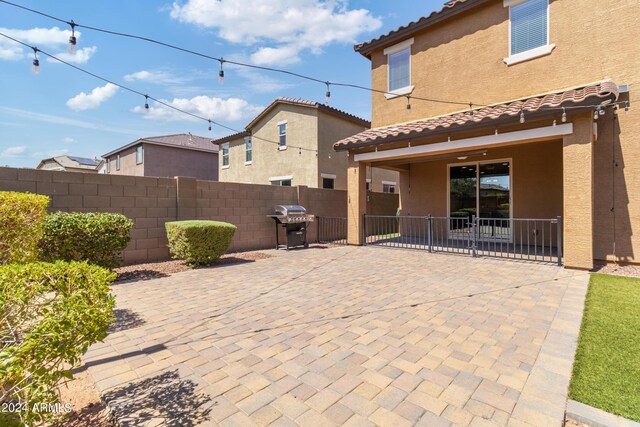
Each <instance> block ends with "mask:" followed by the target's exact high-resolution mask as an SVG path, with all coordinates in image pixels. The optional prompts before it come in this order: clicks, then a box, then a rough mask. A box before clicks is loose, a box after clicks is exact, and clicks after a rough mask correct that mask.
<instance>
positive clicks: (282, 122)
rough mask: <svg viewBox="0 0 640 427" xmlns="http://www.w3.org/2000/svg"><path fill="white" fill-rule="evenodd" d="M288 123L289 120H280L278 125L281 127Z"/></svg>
mask: <svg viewBox="0 0 640 427" xmlns="http://www.w3.org/2000/svg"><path fill="white" fill-rule="evenodd" d="M287 123H288V121H287V120H280V121H279V122H278V123H277V124H278V126H280V125H286V124H287Z"/></svg>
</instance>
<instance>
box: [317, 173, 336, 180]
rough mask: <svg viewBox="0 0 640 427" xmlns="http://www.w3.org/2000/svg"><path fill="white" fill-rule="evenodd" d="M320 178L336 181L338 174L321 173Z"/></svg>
mask: <svg viewBox="0 0 640 427" xmlns="http://www.w3.org/2000/svg"><path fill="white" fill-rule="evenodd" d="M320 177H321V178H327V179H336V174H334V173H321V174H320Z"/></svg>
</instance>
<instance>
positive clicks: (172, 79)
mask: <svg viewBox="0 0 640 427" xmlns="http://www.w3.org/2000/svg"><path fill="white" fill-rule="evenodd" d="M124 79H125V80H126V81H128V82H135V81H144V82H149V83H155V84H181V83H184V82H186V81H189V80H191V78H190V77H185V76H176V75H175V74H172V73H170V72H168V71H161V70H156V71H147V70H142V71H138V72H135V73H131V74H127V75H126V76H124Z"/></svg>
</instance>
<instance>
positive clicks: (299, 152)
mask: <svg viewBox="0 0 640 427" xmlns="http://www.w3.org/2000/svg"><path fill="white" fill-rule="evenodd" d="M298 155H300V156H301V155H302V148H300V147H298Z"/></svg>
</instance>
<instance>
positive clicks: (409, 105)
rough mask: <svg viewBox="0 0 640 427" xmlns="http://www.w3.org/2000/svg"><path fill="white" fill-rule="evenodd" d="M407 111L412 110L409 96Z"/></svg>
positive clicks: (408, 96)
mask: <svg viewBox="0 0 640 427" xmlns="http://www.w3.org/2000/svg"><path fill="white" fill-rule="evenodd" d="M407 110H411V96H410V95H407Z"/></svg>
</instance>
